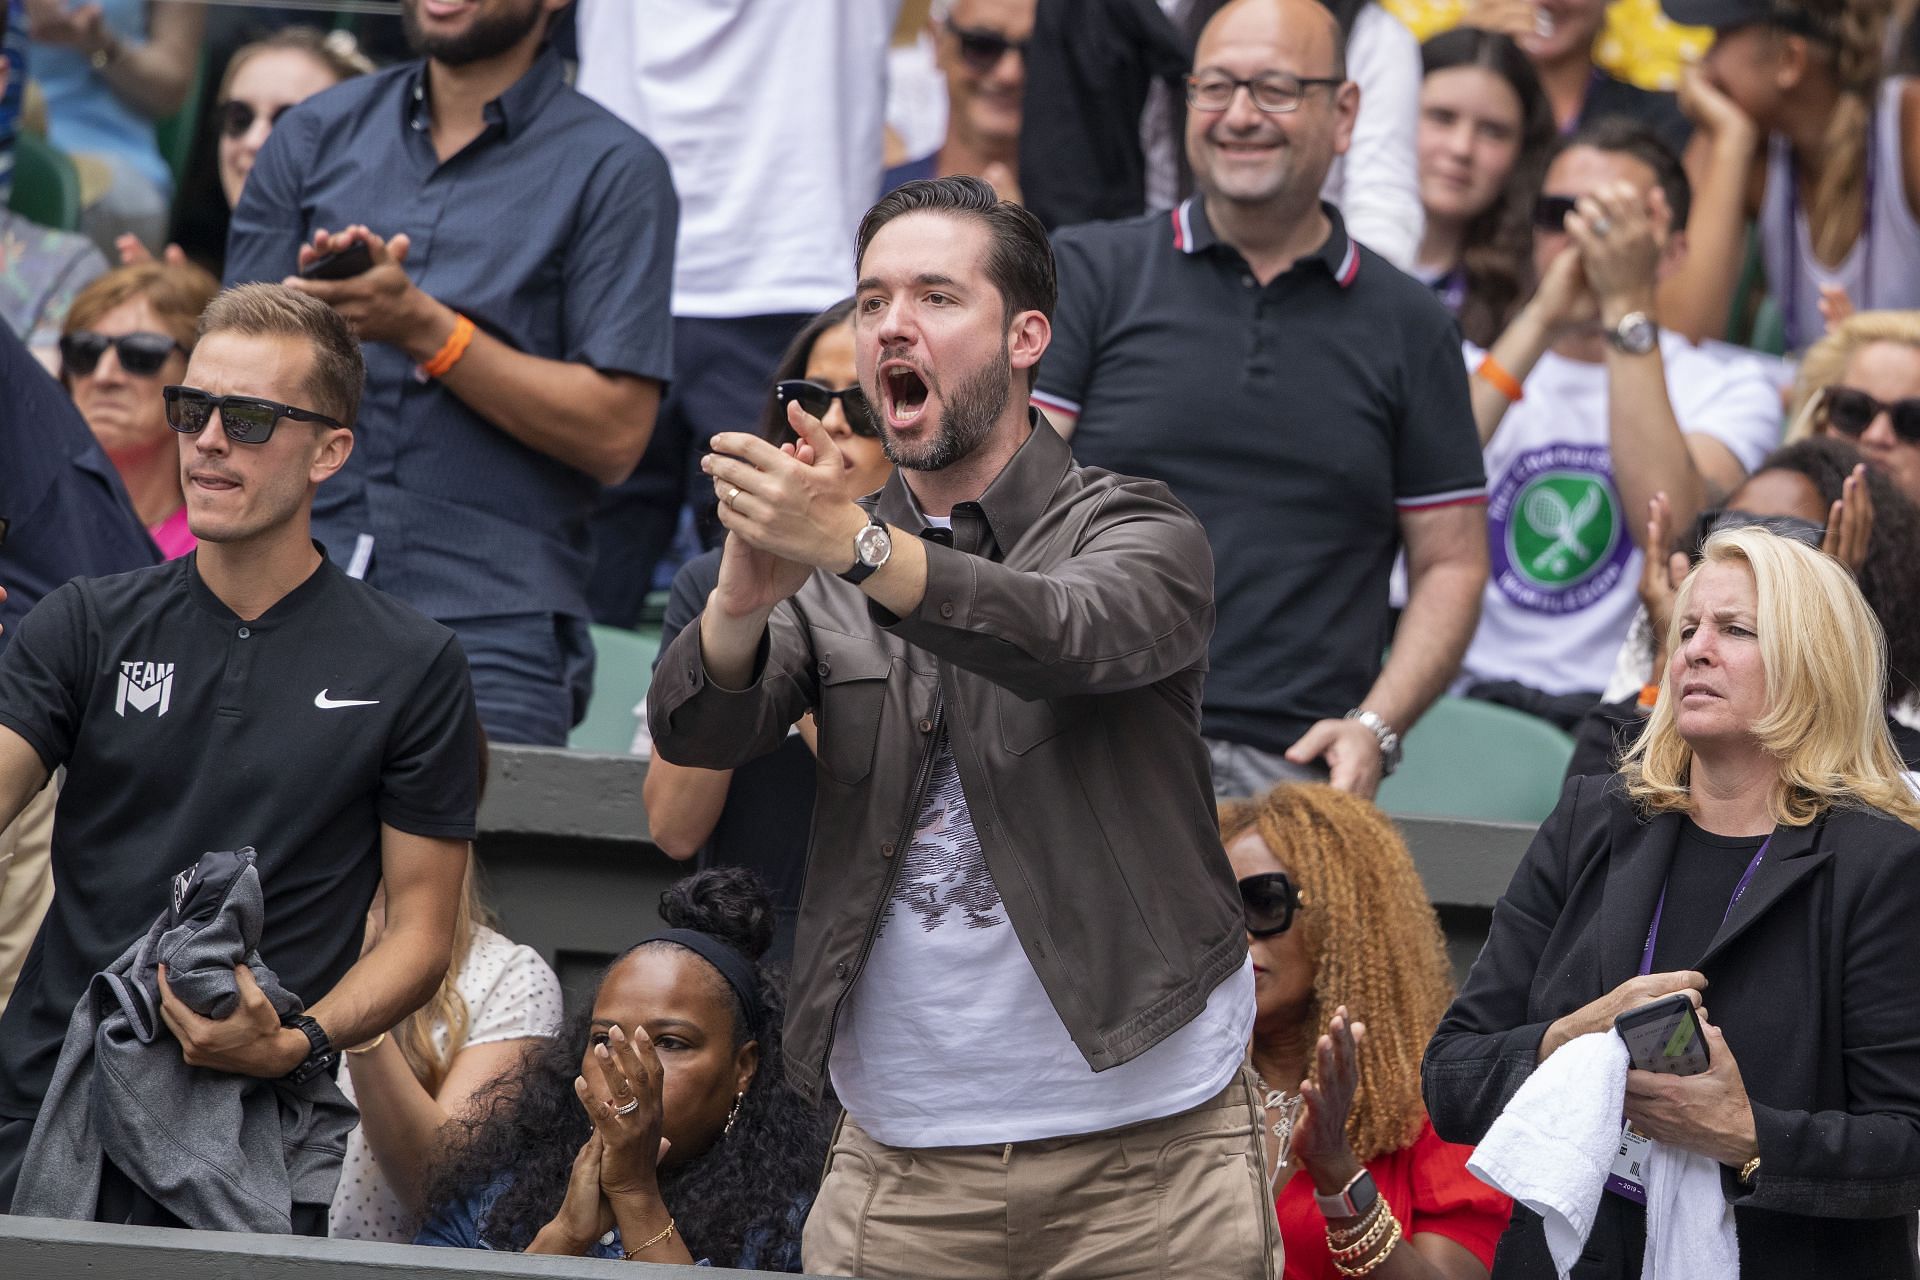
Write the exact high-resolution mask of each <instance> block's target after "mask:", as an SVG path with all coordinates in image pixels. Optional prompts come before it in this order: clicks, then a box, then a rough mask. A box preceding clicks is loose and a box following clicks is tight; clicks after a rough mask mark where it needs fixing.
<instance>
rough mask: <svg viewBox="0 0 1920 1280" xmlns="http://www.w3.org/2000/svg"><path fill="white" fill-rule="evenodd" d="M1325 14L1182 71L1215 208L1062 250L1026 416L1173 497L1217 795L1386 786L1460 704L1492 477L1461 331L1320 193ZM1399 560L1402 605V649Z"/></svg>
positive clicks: (1254, 28)
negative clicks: (1207, 664) (1185, 545)
mask: <svg viewBox="0 0 1920 1280" xmlns="http://www.w3.org/2000/svg"><path fill="white" fill-rule="evenodd" d="M1359 101H1360V91H1359V88H1358V87H1357V86H1356V85H1354V84H1352V83H1351V82H1349V81H1347V80H1346V78H1345V59H1344V55H1343V52H1342V50H1341V40H1340V29H1339V26H1338V24H1337V23H1335V22H1334V20H1333V19H1332V17H1331V15H1330V14H1329V13H1328V12H1327V10H1326V9H1325V8H1323V7H1322V6H1321V5H1319V4H1317V3H1315V0H1238V2H1237V3H1234V4H1231V5H1228V6H1227V7H1226V8H1224V9H1222V10H1221V11H1220V13H1219V14H1218V15H1217V16H1216V17H1215V18H1214V19H1213V21H1212V22H1211V23H1209V24H1208V26H1207V29H1206V31H1205V32H1204V33H1203V34H1202V37H1201V40H1200V45H1199V47H1198V49H1197V50H1196V52H1195V55H1194V75H1193V77H1192V79H1191V80H1190V82H1189V90H1188V116H1187V156H1188V160H1189V162H1190V163H1191V165H1192V168H1193V174H1194V181H1195V183H1196V184H1197V186H1198V187H1199V189H1200V192H1201V194H1199V195H1196V196H1195V197H1194V198H1192V199H1191V200H1188V201H1187V202H1186V203H1184V204H1182V205H1181V206H1180V207H1179V208H1177V209H1175V210H1173V212H1172V214H1171V216H1169V215H1167V214H1165V213H1159V214H1152V215H1149V216H1146V217H1143V218H1136V219H1133V220H1131V221H1126V222H1116V223H1105V224H1099V225H1092V226H1084V227H1075V228H1070V229H1068V230H1066V231H1062V232H1060V233H1059V234H1058V235H1057V236H1056V237H1055V250H1056V252H1057V253H1058V254H1059V260H1060V307H1059V311H1058V313H1057V314H1056V316H1055V318H1054V339H1053V345H1052V347H1050V348H1049V349H1048V351H1047V355H1046V359H1045V361H1044V362H1043V363H1042V364H1041V366H1040V376H1039V380H1038V382H1037V384H1036V385H1035V389H1034V394H1033V399H1034V403H1036V404H1037V405H1039V406H1040V407H1041V408H1043V409H1045V410H1046V412H1047V415H1048V417H1049V418H1051V419H1052V420H1053V421H1054V422H1055V423H1056V424H1059V425H1060V426H1061V427H1062V429H1063V430H1072V431H1073V433H1074V434H1073V448H1074V453H1075V455H1076V456H1077V457H1078V458H1079V459H1080V460H1081V461H1082V462H1085V463H1088V464H1090V465H1095V466H1102V467H1107V468H1110V469H1111V470H1114V471H1118V472H1122V473H1126V474H1131V475H1147V476H1153V477H1155V478H1157V479H1160V480H1164V481H1166V482H1167V484H1168V485H1169V486H1170V487H1171V488H1172V489H1173V491H1174V493H1175V495H1176V496H1178V497H1179V498H1180V500H1181V501H1182V502H1184V503H1186V504H1187V506H1188V507H1190V508H1191V509H1192V510H1193V512H1194V514H1195V515H1197V516H1199V517H1200V521H1201V523H1202V524H1203V525H1204V526H1205V527H1206V530H1207V536H1208V540H1209V541H1210V542H1211V543H1212V544H1213V555H1214V563H1215V573H1216V595H1217V599H1218V601H1219V610H1220V617H1219V625H1218V627H1217V628H1216V630H1215V632H1214V637H1213V645H1212V670H1211V673H1210V674H1209V676H1208V678H1207V687H1206V696H1205V705H1204V707H1203V710H1202V722H1201V723H1202V732H1203V733H1204V734H1205V735H1206V737H1207V741H1208V748H1209V750H1210V751H1211V753H1212V756H1213V765H1214V785H1215V788H1216V789H1217V790H1218V791H1219V792H1220V793H1221V794H1223V795H1235V794H1239V795H1245V794H1252V793H1255V792H1258V791H1261V790H1264V789H1265V788H1266V787H1268V786H1270V785H1271V784H1272V783H1274V782H1276V781H1280V780H1282V779H1284V778H1302V777H1319V778H1329V777H1330V779H1331V781H1332V782H1333V784H1334V785H1335V786H1337V787H1341V788H1343V789H1346V790H1349V791H1353V792H1357V793H1358V794H1360V795H1364V796H1371V795H1372V794H1373V792H1374V788H1375V787H1376V786H1378V785H1379V781H1380V778H1381V777H1382V776H1383V773H1384V771H1385V770H1388V769H1391V768H1392V766H1393V763H1394V761H1395V759H1396V758H1397V752H1398V749H1399V736H1400V735H1401V734H1404V733H1405V732H1406V731H1407V730H1408V729H1409V728H1410V727H1412V725H1413V723H1414V721H1415V720H1417V719H1418V718H1419V716H1420V714H1421V712H1423V711H1424V710H1426V708H1427V706H1428V704H1429V703H1431V702H1432V701H1433V699H1434V698H1435V697H1437V696H1438V695H1439V694H1440V692H1441V691H1442V690H1443V689H1445V688H1446V686H1447V682H1448V681H1449V680H1450V679H1452V677H1453V675H1454V672H1455V671H1456V670H1457V669H1458V667H1459V665H1460V656H1461V654H1462V653H1464V652H1465V650H1466V646H1467V641H1468V640H1469V639H1470V638H1471V637H1472V635H1473V628H1474V622H1475V620H1476V619H1477V617H1478V616H1479V607H1480V606H1479V596H1480V590H1481V587H1482V586H1483V584H1484V583H1485V582H1486V576H1487V548H1486V512H1485V491H1486V481H1485V475H1484V473H1483V471H1482V468H1481V462H1480V448H1479V438H1478V436H1477V435H1476V434H1475V431H1474V424H1473V416H1472V412H1471V407H1470V403H1469V400H1468V395H1467V380H1466V377H1465V370H1464V369H1463V368H1462V367H1461V363H1460V354H1459V351H1460V348H1459V336H1458V333H1457V331H1456V330H1455V328H1454V326H1453V322H1452V320H1451V319H1450V318H1449V317H1448V316H1447V314H1446V312H1445V311H1444V310H1442V308H1441V307H1440V305H1439V303H1437V302H1436V301H1434V299H1433V297H1432V296H1431V294H1429V293H1427V292H1426V291H1425V290H1423V289H1422V288H1421V286H1420V285H1418V284H1417V283H1415V282H1414V281H1413V280H1411V279H1409V278H1408V277H1406V276H1404V275H1402V274H1400V273H1399V272H1398V271H1396V270H1394V269H1393V267H1392V266H1390V265H1389V264H1388V263H1387V262H1386V261H1385V260H1384V259H1382V258H1380V257H1378V256H1376V255H1375V254H1373V253H1372V252H1370V251H1369V250H1367V249H1365V248H1363V247H1361V246H1360V245H1359V244H1357V243H1355V242H1354V241H1353V240H1351V239H1349V238H1348V236H1347V233H1346V229H1345V227H1344V226H1343V225H1342V223H1341V220H1340V215H1339V213H1338V212H1337V211H1336V210H1335V209H1333V208H1332V206H1330V205H1326V204H1323V203H1321V201H1320V198H1319V191H1320V185H1321V182H1322V181H1323V180H1324V179H1325V177H1326V173H1327V168H1328V166H1329V165H1330V164H1331V163H1332V162H1333V158H1334V157H1335V156H1336V155H1339V154H1340V153H1342V152H1344V151H1345V150H1346V147H1347V142H1348V138H1349V137H1350V135H1351V133H1352V129H1353V121H1354V117H1355V115H1356V113H1357V112H1358V110H1359ZM1403 544H1404V546H1405V548H1406V554H1407V568H1408V573H1409V576H1410V579H1411V586H1412V590H1411V595H1410V598H1409V599H1408V602H1407V607H1406V612H1405V614H1404V616H1403V617H1402V619H1401V623H1400V627H1399V630H1398V632H1397V634H1396V635H1395V636H1394V643H1393V653H1392V657H1391V659H1390V660H1389V661H1388V662H1387V663H1386V664H1385V667H1384V669H1383V667H1382V665H1381V659H1380V655H1381V650H1382V648H1383V647H1384V646H1385V645H1386V643H1387V640H1388V607H1387V579H1388V575H1389V573H1390V571H1391V569H1392V566H1393V560H1394V555H1395V553H1396V552H1397V551H1398V550H1399V549H1400V548H1401V546H1402V545H1403Z"/></svg>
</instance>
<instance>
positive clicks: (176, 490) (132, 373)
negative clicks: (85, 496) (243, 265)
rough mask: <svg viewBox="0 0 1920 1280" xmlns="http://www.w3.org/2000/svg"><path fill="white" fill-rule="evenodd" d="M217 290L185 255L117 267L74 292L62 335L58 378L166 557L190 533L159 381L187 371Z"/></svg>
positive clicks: (189, 539)
mask: <svg viewBox="0 0 1920 1280" xmlns="http://www.w3.org/2000/svg"><path fill="white" fill-rule="evenodd" d="M219 292H220V282H219V281H217V280H215V279H214V278H213V277H212V276H210V275H208V274H207V273H206V272H205V271H202V270H201V269H200V268H199V267H196V266H194V265H192V264H191V263H155V262H148V263H142V264H139V265H136V266H131V267H117V268H115V269H114V270H112V271H109V272H107V273H106V274H105V275H103V276H101V277H100V278H99V279H97V280H95V281H94V282H93V283H92V284H90V285H88V286H87V287H86V288H85V289H83V290H81V291H80V293H79V295H78V296H76V297H75V298H74V300H73V306H72V307H71V308H69V309H68V311H67V320H66V325H65V328H64V330H63V331H62V333H61V335H60V381H61V383H62V385H64V386H65V387H66V388H67V393H68V394H69V395H71V396H72V397H73V403H74V405H75V407H77V408H78V409H79V410H80V414H81V416H82V417H84V418H85V419H86V420H87V425H88V426H89V427H91V428H93V434H94V436H95V438H96V439H98V440H99V441H100V447H101V448H102V449H104V450H105V451H106V454H107V457H108V458H110V459H112V461H113V465H114V469H115V470H117V471H118V472H119V473H120V480H121V482H122V483H123V484H125V485H126V488H127V496H128V497H129V498H130V499H132V501H133V509H134V513H135V514H136V515H138V516H139V517H140V523H142V524H144V525H146V526H147V531H148V532H149V533H151V534H152V535H153V539H154V541H155V542H156V543H158V544H159V547H160V551H161V553H162V554H163V555H165V556H166V557H167V558H168V559H169V560H171V559H173V558H174V557H176V556H182V555H185V554H186V553H187V552H189V551H191V550H193V547H194V538H193V534H192V533H190V532H189V531H188V529H187V508H186V498H185V496H184V495H183V494H182V492H181V490H180V455H179V449H178V446H177V445H176V444H175V443H174V438H173V431H172V430H171V428H170V427H169V426H168V424H167V410H166V403H165V401H164V400H163V399H162V397H161V388H162V387H164V386H166V385H167V384H168V383H175V382H179V381H180V379H181V377H182V376H183V375H184V374H185V373H186V369H187V356H188V355H189V354H191V353H192V351H193V342H194V333H195V329H196V327H197V326H198V324H199V321H200V313H201V312H202V311H203V310H205V309H206V306H207V304H208V303H209V302H211V301H213V297H214V295H215V294H217V293H219Z"/></svg>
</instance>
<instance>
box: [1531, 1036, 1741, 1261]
mask: <svg viewBox="0 0 1920 1280" xmlns="http://www.w3.org/2000/svg"><path fill="white" fill-rule="evenodd" d="M1548 1061H1549V1062H1551V1061H1552V1059H1551V1058H1549V1059H1548ZM1739 1274H1740V1244H1739V1241H1738V1240H1737V1239H1736V1238H1735V1237H1734V1232H1733V1206H1732V1205H1730V1204H1728V1203H1727V1198H1726V1196H1725V1195H1724V1194H1722V1192H1721V1190H1720V1166H1719V1165H1718V1164H1716V1163H1714V1162H1713V1161H1712V1160H1709V1159H1707V1158H1706V1157H1705V1156H1702V1155H1695V1154H1694V1153H1693V1152H1691V1151H1682V1150H1680V1149H1679V1148H1678V1147H1669V1146H1666V1145H1664V1144H1662V1143H1658V1142H1656V1143H1654V1144H1653V1147H1652V1148H1651V1150H1649V1151H1648V1153H1647V1252H1646V1257H1645V1260H1644V1261H1643V1262H1642V1263H1641V1266H1640V1280H1735V1277H1737V1276H1738V1275H1739Z"/></svg>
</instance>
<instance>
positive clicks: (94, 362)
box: [60, 329, 186, 378]
mask: <svg viewBox="0 0 1920 1280" xmlns="http://www.w3.org/2000/svg"><path fill="white" fill-rule="evenodd" d="M108 347H112V348H113V349H114V351H115V353H116V354H118V355H119V357H120V367H121V369H123V370H125V371H126V372H127V373H129V374H132V375H133V376H134V377H137V378H151V377H152V376H153V375H154V374H156V373H158V372H160V370H161V368H162V367H163V366H164V365H165V364H166V363H167V357H168V356H170V355H172V354H173V353H174V352H176V351H179V352H182V353H184V352H185V351H186V348H185V347H183V346H181V345H180V344H179V343H177V342H175V341H174V340H173V339H172V338H170V337H168V336H167V335H166V334H164V333H123V334H121V335H120V336H119V337H117V338H109V337H108V336H107V335H106V334H104V333H94V332H93V331H92V330H90V329H76V330H75V331H74V332H72V333H63V334H61V335H60V364H61V367H63V368H64V369H66V371H67V372H68V373H70V374H73V375H74V376H75V377H80V378H84V377H87V376H89V375H90V374H92V373H93V371H94V370H95V369H98V368H99V367H100V357H101V356H104V355H106V354H107V348H108Z"/></svg>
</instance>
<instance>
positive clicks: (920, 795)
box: [820, 690, 947, 1082]
mask: <svg viewBox="0 0 1920 1280" xmlns="http://www.w3.org/2000/svg"><path fill="white" fill-rule="evenodd" d="M946 717H947V699H946V693H945V691H944V690H941V691H938V692H936V693H935V694H934V698H933V729H932V731H931V732H930V733H928V734H927V749H926V751H925V753H924V754H922V755H921V757H920V769H919V772H918V773H917V774H915V776H914V783H913V792H912V794H911V795H909V796H908V797H907V811H906V815H905V816H904V817H903V818H902V820H901V824H900V835H899V837H898V838H897V839H896V840H895V841H894V845H893V857H891V858H889V859H888V861H889V862H891V863H892V864H893V865H892V866H891V867H889V868H887V878H886V880H885V882H884V883H883V884H882V885H881V887H880V897H879V898H878V899H877V900H876V901H875V903H874V906H873V915H872V916H870V917H869V918H868V920H867V932H866V935H865V936H864V937H863V938H861V940H860V954H859V955H858V956H857V957H856V958H855V959H854V962H853V972H852V973H850V974H848V975H847V980H846V986H845V987H844V988H843V989H842V990H841V992H840V998H839V999H838V1000H836V1001H834V1003H833V1017H831V1018H829V1019H828V1020H827V1042H826V1044H824V1045H822V1046H821V1055H820V1058H821V1061H820V1079H821V1081H822V1082H825V1081H826V1079H827V1074H828V1072H829V1071H830V1070H831V1069H832V1067H833V1041H834V1037H835V1036H837V1035H838V1034H839V1031H840V1011H841V1010H842V1009H844V1008H846V1004H847V997H848V996H850V995H852V994H853V984H854V983H856V982H858V981H859V980H860V975H861V974H862V973H864V972H865V971H866V968H867V956H868V955H869V954H871V953H872V951H873V942H874V939H875V938H877V937H879V936H880V917H881V916H883V915H885V914H886V911H887V903H888V902H890V901H892V899H893V886H894V884H895V883H896V882H897V881H898V880H899V879H900V864H901V863H903V862H905V861H906V860H907V847H908V845H909V843H910V842H911V841H912V839H913V824H914V820H915V819H917V818H918V817H919V816H920V804H921V802H922V801H923V800H924V799H925V798H926V794H927V786H928V784H929V783H931V782H932V781H933V760H934V755H935V752H936V750H937V749H938V747H939V745H940V733H941V731H942V730H943V729H945V728H946Z"/></svg>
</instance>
